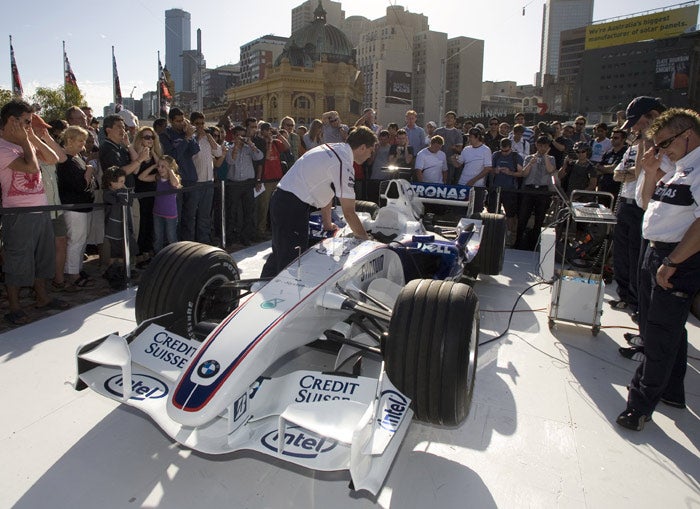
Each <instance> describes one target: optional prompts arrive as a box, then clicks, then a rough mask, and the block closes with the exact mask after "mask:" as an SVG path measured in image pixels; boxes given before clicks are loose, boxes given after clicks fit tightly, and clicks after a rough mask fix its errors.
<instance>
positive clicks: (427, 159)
mask: <svg viewBox="0 0 700 509" xmlns="http://www.w3.org/2000/svg"><path fill="white" fill-rule="evenodd" d="M415 169H416V170H422V171H423V182H436V183H438V184H442V183H443V181H442V178H443V177H442V172H444V171H447V156H445V153H444V152H443V151H442V150H438V151H437V152H436V153H432V152H431V151H430V149H429V148H428V147H426V148H424V149H423V150H421V151H420V152H418V155H417V156H416V165H415Z"/></svg>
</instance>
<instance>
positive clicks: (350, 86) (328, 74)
mask: <svg viewBox="0 0 700 509" xmlns="http://www.w3.org/2000/svg"><path fill="white" fill-rule="evenodd" d="M363 93H364V87H363V84H362V76H361V74H360V73H359V72H358V68H357V66H356V64H355V51H354V49H353V47H352V44H351V43H350V41H349V40H348V38H347V37H346V36H345V35H344V34H343V33H342V32H341V31H340V29H338V28H336V27H334V26H332V25H329V24H327V23H326V17H325V11H324V10H323V8H322V7H320V6H319V7H317V9H316V11H315V19H314V21H313V22H311V23H309V24H307V25H306V26H305V27H303V28H302V29H300V30H298V31H296V32H294V33H293V34H292V35H291V37H290V38H289V40H288V41H287V44H285V46H284V49H283V51H282V53H281V54H280V56H279V57H278V58H277V60H276V61H275V63H274V65H272V63H269V64H268V65H267V67H266V69H265V73H264V76H263V77H262V78H261V79H259V80H257V81H255V82H252V83H246V84H243V85H241V86H238V87H234V88H230V89H229V90H227V92H226V101H227V103H228V104H229V107H228V110H227V112H226V114H227V115H228V116H230V117H231V119H232V120H233V121H234V122H237V123H240V122H243V121H244V120H245V118H246V117H250V116H252V117H255V118H257V119H263V120H266V121H268V122H271V123H274V124H277V123H279V121H280V120H281V119H282V118H283V117H285V116H287V115H290V116H292V117H293V118H295V119H296V120H297V123H299V124H307V125H308V124H309V123H310V122H311V121H312V120H313V119H315V118H320V117H321V114H322V113H323V112H325V111H330V110H335V111H337V112H338V113H339V114H340V118H341V119H342V121H343V122H344V123H348V124H354V122H355V120H356V119H357V118H358V117H359V115H360V114H361V106H362V97H363Z"/></svg>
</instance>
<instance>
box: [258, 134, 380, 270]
mask: <svg viewBox="0 0 700 509" xmlns="http://www.w3.org/2000/svg"><path fill="white" fill-rule="evenodd" d="M375 143H377V136H376V135H375V134H374V133H373V132H372V131H371V130H370V129H368V128H367V127H364V126H361V127H357V128H355V129H354V130H353V131H352V132H351V133H350V134H349V135H348V138H347V140H346V142H345V143H326V144H324V145H320V146H318V147H316V148H314V149H312V150H309V151H308V152H306V153H305V154H304V155H303V156H301V157H300V158H299V159H298V160H297V162H295V163H294V165H293V166H292V167H291V168H290V169H289V171H288V172H287V173H286V174H285V175H284V177H282V180H280V181H279V184H277V190H276V191H275V193H274V194H273V195H272V199H271V200H270V222H271V223H272V253H271V254H270V256H269V257H268V259H267V261H266V262H265V266H264V267H263V270H262V275H261V276H262V277H274V276H276V275H277V274H279V273H280V272H281V271H282V269H284V268H285V267H286V266H287V265H289V263H291V262H292V261H293V260H294V258H296V257H297V247H300V248H301V250H302V251H305V250H306V248H307V247H308V242H309V212H310V207H318V208H320V209H321V218H322V220H323V228H324V229H325V230H336V229H337V228H338V227H337V226H336V225H335V224H333V222H332V220H331V206H332V205H333V196H334V195H335V196H337V197H338V199H339V200H340V206H341V208H342V209H343V215H344V216H345V221H346V222H347V224H348V226H349V227H350V229H351V230H352V232H353V233H354V234H355V237H357V238H359V239H367V238H369V237H368V235H367V232H366V231H365V229H364V227H363V226H362V223H361V222H360V219H359V218H358V217H357V214H356V213H355V170H354V169H353V161H354V162H356V163H357V164H362V163H364V162H365V161H366V160H367V159H369V157H370V156H371V155H372V150H373V148H374V144H375Z"/></svg>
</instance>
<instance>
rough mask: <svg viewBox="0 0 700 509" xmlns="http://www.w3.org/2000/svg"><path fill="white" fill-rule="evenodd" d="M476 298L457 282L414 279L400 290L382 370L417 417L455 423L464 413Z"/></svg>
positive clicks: (470, 387) (470, 386)
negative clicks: (408, 399)
mask: <svg viewBox="0 0 700 509" xmlns="http://www.w3.org/2000/svg"><path fill="white" fill-rule="evenodd" d="M478 343H479V301H478V299H477V297H476V295H475V294H474V292H473V290H472V289H471V288H470V287H469V286H467V285H465V284H462V283H454V282H451V281H436V280H427V279H416V280H413V281H411V282H409V283H408V284H407V285H406V286H405V287H404V288H403V289H402V290H401V293H400V294H399V297H398V299H397V300H396V305H395V306H394V312H393V314H392V317H391V322H390V324H389V334H388V337H387V339H386V341H385V344H384V359H385V365H386V372H387V375H388V376H389V379H390V380H391V381H392V383H393V384H394V385H395V386H396V387H397V388H398V389H399V390H400V391H401V392H403V393H404V394H405V395H406V396H408V397H409V398H411V400H412V403H411V406H412V408H413V411H414V413H415V415H416V418H417V419H419V420H422V421H425V422H429V423H433V424H442V425H450V426H456V425H458V424H460V423H461V422H462V421H464V419H466V417H467V415H468V413H469V406H470V404H471V399H472V394H473V392H474V381H475V378H476V357H477V348H478Z"/></svg>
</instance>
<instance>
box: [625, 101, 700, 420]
mask: <svg viewBox="0 0 700 509" xmlns="http://www.w3.org/2000/svg"><path fill="white" fill-rule="evenodd" d="M646 135H647V138H648V140H649V142H650V145H651V146H650V147H649V148H648V149H647V150H646V151H645V152H644V155H643V157H642V158H641V166H642V168H643V170H644V175H645V181H644V185H643V188H642V191H641V197H642V205H643V206H644V207H645V209H646V210H645V212H644V220H643V227H642V234H643V236H644V239H646V240H647V241H648V245H647V248H646V251H645V253H644V256H643V260H642V264H641V270H640V276H639V308H640V322H639V326H640V333H641V336H642V337H643V338H644V350H645V355H644V359H643V363H642V364H641V365H640V366H639V367H638V368H637V371H636V372H635V374H634V376H633V377H632V382H631V383H630V385H629V388H630V391H629V396H628V399H627V408H626V409H625V411H624V412H622V413H621V414H620V415H619V416H618V418H617V423H618V424H619V425H620V426H623V427H625V428H628V429H632V430H636V431H639V430H641V429H642V428H643V427H644V424H645V423H646V422H648V421H650V420H651V415H652V413H653V412H654V408H655V407H656V405H657V404H658V402H659V401H661V402H662V403H664V404H666V405H669V406H672V407H675V408H679V409H683V408H685V388H684V383H683V380H684V377H685V371H686V365H687V354H688V332H687V331H686V329H685V323H686V320H687V319H688V313H689V311H690V306H691V304H692V301H693V297H694V296H695V294H696V293H697V292H698V290H700V205H698V204H699V203H700V115H698V113H697V112H695V111H692V110H688V109H680V108H673V109H670V110H667V111H666V112H664V113H662V114H661V115H660V116H659V117H658V118H657V119H656V121H655V122H654V123H653V124H652V125H651V127H650V128H649V130H648V132H647V133H646ZM663 156H666V157H668V159H669V160H670V161H671V162H672V163H673V168H672V170H671V171H669V172H667V173H666V174H665V175H664V176H663V177H662V178H661V179H656V176H657V172H658V170H659V167H660V165H661V160H662V157H663Z"/></svg>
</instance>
